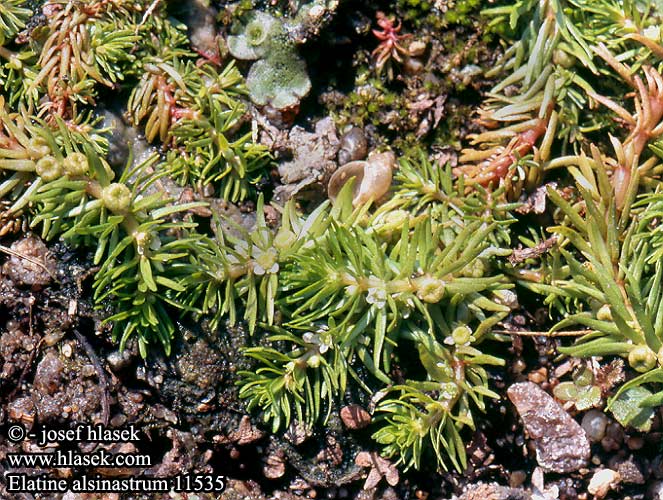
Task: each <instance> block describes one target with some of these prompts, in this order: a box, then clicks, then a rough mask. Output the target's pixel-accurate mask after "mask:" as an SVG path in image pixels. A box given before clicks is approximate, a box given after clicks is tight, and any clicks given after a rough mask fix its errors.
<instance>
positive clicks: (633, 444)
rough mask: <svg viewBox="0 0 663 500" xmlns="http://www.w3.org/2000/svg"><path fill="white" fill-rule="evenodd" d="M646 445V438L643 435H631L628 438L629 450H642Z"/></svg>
mask: <svg viewBox="0 0 663 500" xmlns="http://www.w3.org/2000/svg"><path fill="white" fill-rule="evenodd" d="M644 445H645V440H644V439H642V437H641V436H629V437H628V439H627V440H626V446H628V449H629V450H640V449H642V447H643V446H644Z"/></svg>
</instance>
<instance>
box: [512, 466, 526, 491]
mask: <svg viewBox="0 0 663 500" xmlns="http://www.w3.org/2000/svg"><path fill="white" fill-rule="evenodd" d="M526 480H527V473H526V472H525V471H523V470H515V471H513V472H512V473H511V475H510V476H509V486H510V487H512V488H519V487H520V486H522V485H523V484H524V483H525V481H526Z"/></svg>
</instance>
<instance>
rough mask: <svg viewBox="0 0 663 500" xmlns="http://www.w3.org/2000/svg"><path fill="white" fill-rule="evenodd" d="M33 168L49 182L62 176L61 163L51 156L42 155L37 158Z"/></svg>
mask: <svg viewBox="0 0 663 500" xmlns="http://www.w3.org/2000/svg"><path fill="white" fill-rule="evenodd" d="M35 170H36V171H37V175H39V177H41V178H42V179H43V180H44V182H51V181H54V180H56V179H59V178H60V177H62V165H60V162H59V161H57V160H56V159H55V158H54V157H52V156H44V157H43V158H42V159H41V160H39V161H38V162H37V165H36V167H35Z"/></svg>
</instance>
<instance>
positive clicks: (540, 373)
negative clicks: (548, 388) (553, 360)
mask: <svg viewBox="0 0 663 500" xmlns="http://www.w3.org/2000/svg"><path fill="white" fill-rule="evenodd" d="M527 378H528V380H529V381H530V382H534V383H535V384H542V383H544V382H545V381H546V380H548V369H547V368H546V367H541V368H539V369H538V370H535V371H533V372H530V373H529V374H528V375H527Z"/></svg>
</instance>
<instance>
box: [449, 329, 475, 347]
mask: <svg viewBox="0 0 663 500" xmlns="http://www.w3.org/2000/svg"><path fill="white" fill-rule="evenodd" d="M451 338H452V339H453V341H454V344H456V345H467V344H469V343H470V340H472V330H471V329H470V328H469V327H468V326H465V325H462V326H457V327H456V328H454V329H453V331H452V332H451Z"/></svg>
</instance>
